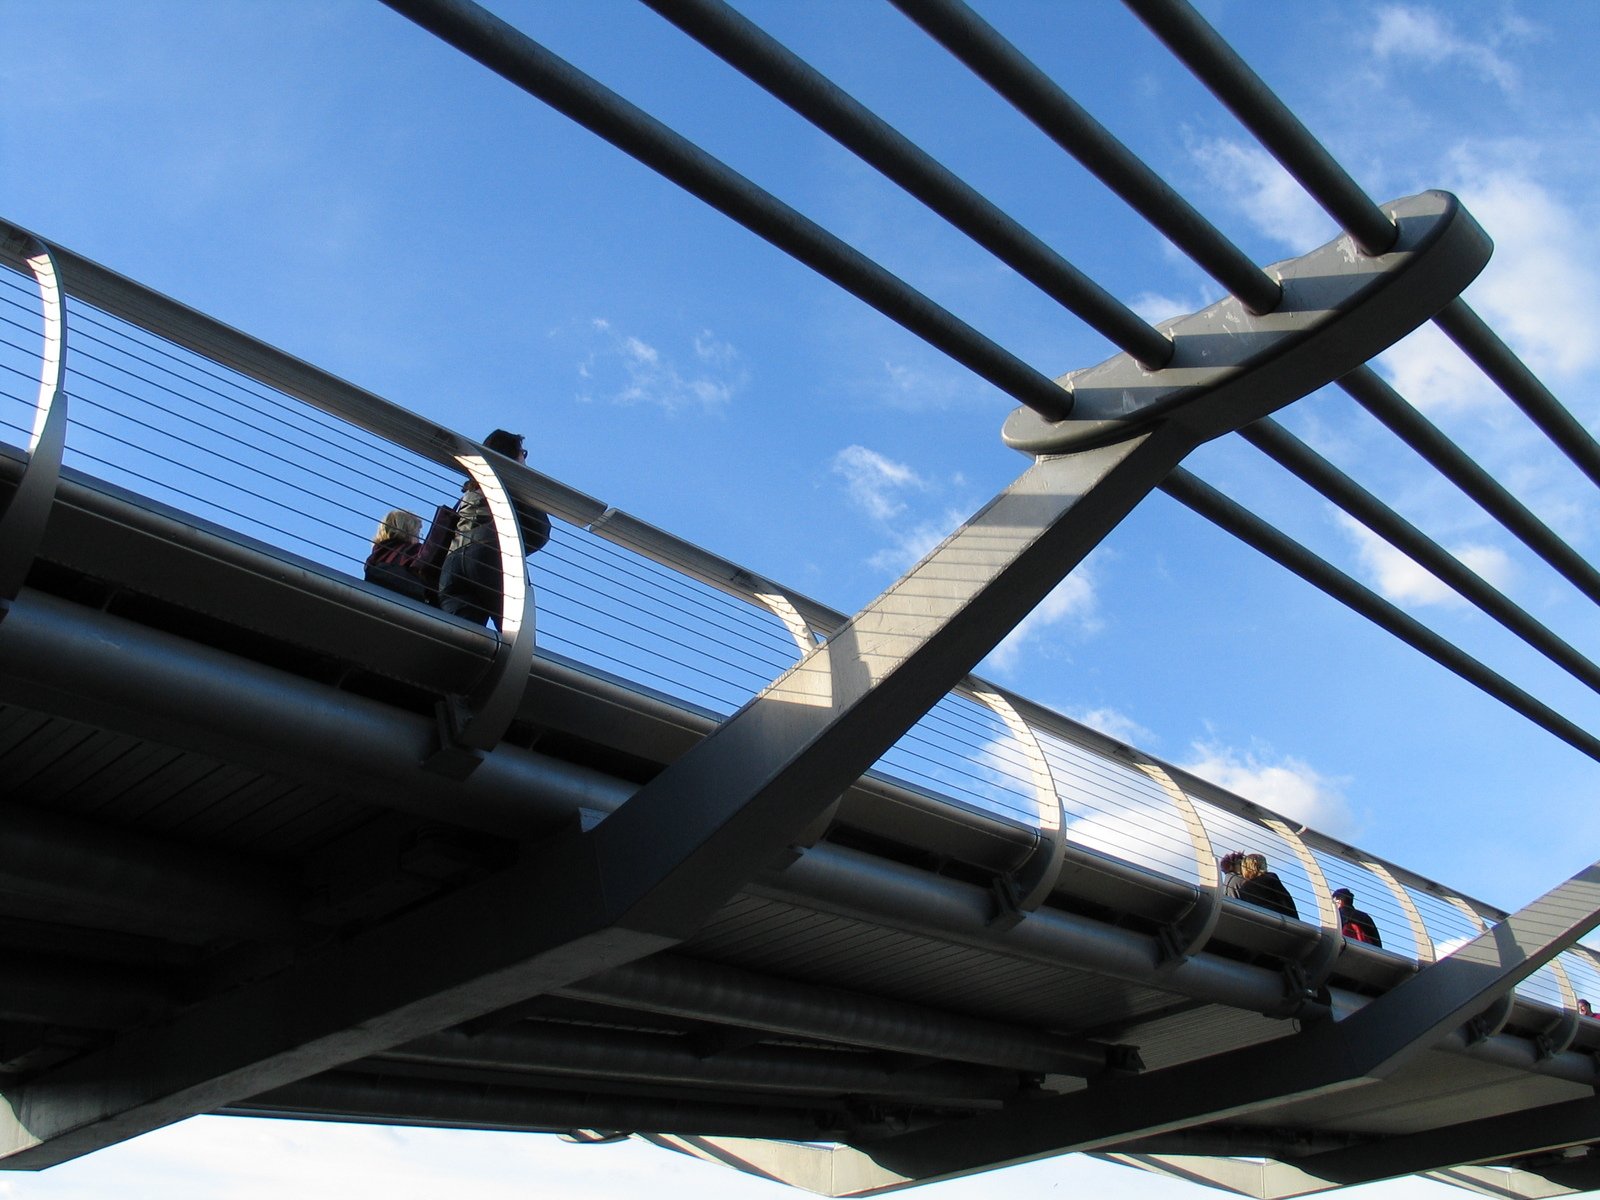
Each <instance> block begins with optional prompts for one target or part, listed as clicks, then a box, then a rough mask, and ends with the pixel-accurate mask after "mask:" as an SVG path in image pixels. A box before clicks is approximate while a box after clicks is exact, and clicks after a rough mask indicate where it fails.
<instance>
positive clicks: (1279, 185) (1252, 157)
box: [1190, 138, 1336, 254]
mask: <svg viewBox="0 0 1600 1200" xmlns="http://www.w3.org/2000/svg"><path fill="white" fill-rule="evenodd" d="M1190 153H1191V154H1192V155H1193V156H1194V160H1195V162H1196V163H1198V164H1199V166H1200V169H1201V170H1202V171H1203V172H1204V173H1205V175H1206V178H1207V179H1209V180H1210V181H1211V183H1212V185H1213V186H1215V187H1216V188H1217V189H1218V190H1219V191H1220V192H1222V194H1223V196H1224V197H1225V198H1226V199H1227V200H1228V201H1229V202H1230V203H1231V204H1233V206H1234V207H1236V208H1237V209H1238V210H1239V212H1240V213H1241V214H1242V215H1243V216H1244V217H1245V219H1246V220H1248V221H1250V222H1251V224H1253V225H1255V227H1256V228H1257V229H1258V230H1259V231H1260V232H1261V233H1263V234H1265V235H1266V236H1267V237H1270V238H1272V239H1274V240H1275V241H1278V242H1281V243H1282V244H1283V245H1284V246H1286V247H1288V248H1289V249H1290V250H1293V251H1294V252H1295V253H1297V254H1304V253H1305V252H1307V251H1309V250H1314V249H1316V248H1317V247H1318V246H1320V245H1322V244H1323V243H1324V242H1326V241H1328V240H1329V239H1330V238H1332V237H1333V236H1334V234H1335V232H1336V230H1335V229H1334V225H1333V221H1332V220H1331V218H1329V217H1328V215H1327V214H1326V213H1324V212H1323V211H1322V209H1321V208H1319V207H1318V206H1317V203H1316V201H1314V200H1312V199H1311V197H1309V196H1308V195H1306V193H1305V191H1304V190H1303V189H1302V188H1301V187H1300V185H1299V184H1298V183H1296V182H1295V181H1294V179H1293V178H1292V177H1291V176H1290V175H1289V173H1288V172H1287V171H1285V170H1284V169H1283V168H1282V167H1280V166H1279V165H1278V160H1277V159H1275V158H1273V157H1272V155H1270V154H1268V153H1267V152H1266V151H1265V150H1263V149H1261V147H1259V146H1255V145H1251V144H1248V143H1245V142H1233V141H1229V140H1227V139H1226V138H1211V139H1208V140H1206V141H1202V142H1198V143H1196V144H1195V145H1193V146H1192V147H1191V148H1190Z"/></svg>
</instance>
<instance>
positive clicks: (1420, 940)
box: [1361, 858, 1438, 963]
mask: <svg viewBox="0 0 1600 1200" xmlns="http://www.w3.org/2000/svg"><path fill="white" fill-rule="evenodd" d="M1361 865H1362V866H1363V867H1365V868H1366V869H1367V870H1369V871H1371V872H1372V873H1373V874H1374V875H1376V876H1377V877H1378V878H1379V880H1381V881H1382V883H1383V886H1384V887H1386V888H1388V889H1389V894H1390V895H1391V896H1393V897H1394V899H1395V903H1397V904H1398V905H1399V906H1400V911H1401V912H1403V913H1405V915H1406V923H1407V924H1408V925H1410V926H1411V940H1412V941H1413V942H1415V943H1416V945H1417V961H1418V962H1423V963H1431V962H1433V961H1435V960H1436V959H1437V958H1438V955H1437V954H1436V953H1435V952H1434V948H1433V934H1432V933H1430V932H1429V931H1428V923H1427V922H1426V921H1424V920H1423V919H1422V911H1421V910H1420V909H1419V908H1417V902H1416V901H1415V900H1413V899H1412V898H1411V893H1410V892H1408V891H1406V889H1405V888H1404V887H1403V886H1401V883H1400V881H1399V880H1398V879H1396V878H1395V877H1394V872H1392V871H1390V870H1389V868H1388V867H1386V866H1385V865H1384V864H1383V863H1380V862H1374V861H1373V860H1371V859H1369V858H1364V859H1362V860H1361Z"/></svg>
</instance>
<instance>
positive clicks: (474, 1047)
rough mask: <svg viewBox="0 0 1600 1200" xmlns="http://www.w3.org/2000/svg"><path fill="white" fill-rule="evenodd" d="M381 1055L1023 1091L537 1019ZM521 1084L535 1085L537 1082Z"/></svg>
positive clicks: (687, 1080) (893, 1093) (894, 1089)
mask: <svg viewBox="0 0 1600 1200" xmlns="http://www.w3.org/2000/svg"><path fill="white" fill-rule="evenodd" d="M378 1057H379V1058H380V1059H381V1060H382V1061H384V1062H387V1063H396V1064H404V1063H418V1064H422V1065H425V1066H434V1067H450V1068H471V1069H474V1070H489V1071H507V1072H511V1071H525V1072H528V1073H530V1074H536V1075H556V1076H563V1077H570V1078H573V1079H581V1080H584V1081H586V1086H590V1087H593V1086H597V1085H603V1083H604V1082H611V1083H617V1084H649V1085H651V1086H690V1087H701V1088H712V1087H733V1088H739V1089H741V1090H746V1091H751V1092H758V1093H759V1092H774V1093H779V1094H784V1095H794V1094H796V1093H808V1094H811V1095H817V1096H840V1095H844V1094H847V1093H848V1094H854V1095H864V1096H889V1097H897V1098H905V1099H910V1100H918V1101H921V1102H924V1103H928V1102H935V1103H937V1102H942V1101H959V1100H967V1101H988V1102H992V1101H998V1100H1004V1099H1007V1098H1009V1097H1013V1096H1015V1095H1016V1094H1017V1092H1018V1090H1019V1088H1020V1075H1019V1073H1017V1072H1015V1071H1003V1070H983V1069H981V1068H975V1067H951V1066H943V1065H941V1066H927V1067H916V1068H911V1069H904V1068H903V1067H899V1068H892V1067H889V1066H886V1065H884V1064H883V1063H882V1061H881V1060H880V1059H878V1058H877V1057H876V1056H874V1055H869V1054H856V1053H851V1052H847V1051H830V1050H820V1049H795V1048H792V1047H791V1048H783V1047H775V1046H752V1047H748V1048H746V1049H743V1050H736V1051H732V1052H729V1053H726V1054H713V1055H705V1054H701V1053H697V1052H696V1051H695V1049H694V1046H693V1043H692V1041H691V1039H689V1038H687V1037H682V1036H671V1037H669V1036H665V1035H661V1034H647V1033H636V1032H631V1031H623V1030H606V1031H601V1030H597V1029H585V1028H580V1027H577V1026H571V1025H543V1024H538V1023H523V1024H520V1025H517V1026H515V1027H513V1028H510V1029H506V1030H503V1031H500V1032H496V1033H480V1034H473V1035H469V1034H464V1033H457V1032H446V1033H439V1034H435V1035H433V1036H432V1037H426V1038H419V1039H418V1040H417V1041H414V1042H407V1043H406V1044H405V1045H403V1046H397V1047H395V1049H393V1050H391V1051H388V1052H386V1053H384V1054H382V1055H380V1056H378ZM369 1061H370V1060H369ZM587 1081H595V1083H594V1084H590V1083H588V1082H587ZM528 1082H529V1083H530V1084H532V1085H533V1086H540V1084H539V1081H538V1080H529V1081H528Z"/></svg>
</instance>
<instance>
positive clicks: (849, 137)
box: [643, 0, 1270, 369]
mask: <svg viewBox="0 0 1600 1200" xmlns="http://www.w3.org/2000/svg"><path fill="white" fill-rule="evenodd" d="M643 3H644V4H646V5H648V6H649V7H650V8H652V9H654V10H655V11H656V12H657V13H659V14H661V16H663V17H665V18H666V19H667V20H669V21H671V22H672V23H673V24H674V25H676V26H677V27H678V28H679V29H681V30H683V32H685V33H687V34H688V35H689V36H690V37H692V38H694V39H695V40H696V41H697V42H699V43H700V44H701V45H703V46H705V47H706V49H708V50H710V51H711V52H712V53H713V54H715V55H717V56H718V57H719V58H721V59H722V60H723V61H725V62H727V63H728V64H730V65H731V66H733V67H734V68H735V69H737V70H739V71H741V72H742V73H743V74H744V75H745V76H746V77H748V78H749V79H750V80H752V81H753V82H755V83H756V84H758V85H759V86H761V87H763V88H765V89H766V90H767V91H768V92H770V93H771V94H772V95H774V96H776V97H777V98H778V99H779V100H781V101H783V103H785V104H787V105H788V106H789V107H790V108H792V109H794V111H795V112H797V113H799V114H800V115H801V116H803V117H804V118H805V119H806V120H808V121H810V122H811V123H812V124H813V125H815V126H816V127H817V128H818V129H821V130H822V131H823V132H824V133H826V134H827V135H828V136H829V137H831V138H833V139H834V140H835V141H837V142H839V143H840V144H841V145H843V146H845V147H846V148H847V149H849V150H850V151H851V152H852V153H854V154H855V155H856V156H857V157H858V158H860V159H861V160H862V161H863V162H865V163H867V164H868V165H869V166H871V167H874V168H875V169H876V170H878V171H879V172H881V173H882V174H884V175H885V176H887V177H888V178H889V179H891V180H893V181H894V182H895V183H897V184H898V185H899V186H900V187H902V188H904V189H905V190H906V191H907V192H909V193H910V194H911V195H913V196H915V197H916V198H917V199H918V200H920V201H922V203H923V204H925V205H927V206H928V207H929V208H931V209H932V210H933V211H934V212H936V213H938V214H939V215H940V216H941V217H943V218H944V219H945V220H946V221H948V222H950V224H951V225H953V226H955V227H956V228H957V229H959V230H960V231H961V232H962V233H964V234H966V235H967V236H968V237H970V238H972V239H973V241H975V242H977V243H978V244H979V245H981V246H983V247H984V248H985V249H986V250H988V251H989V252H990V253H991V254H993V255H994V256H995V257H996V258H999V259H1000V260H1001V261H1002V262H1004V263H1006V264H1007V265H1009V266H1011V267H1012V268H1014V269H1015V270H1016V271H1017V273H1018V274H1020V275H1021V276H1022V277H1023V278H1024V279H1026V280H1028V281H1029V282H1030V283H1032V284H1033V285H1034V286H1035V287H1037V288H1039V289H1040V290H1041V291H1042V292H1044V293H1045V294H1046V295H1048V296H1049V297H1050V298H1051V299H1053V300H1055V301H1056V302H1057V303H1058V304H1060V305H1062V306H1063V307H1064V308H1066V309H1067V310H1068V311H1070V312H1073V313H1076V314H1077V315H1078V316H1079V317H1081V318H1083V320H1084V321H1086V322H1087V323H1088V324H1090V325H1091V326H1093V327H1094V328H1095V329H1097V330H1098V331H1099V332H1100V333H1102V334H1104V335H1105V337H1106V338H1108V339H1109V340H1110V341H1112V342H1113V343H1115V344H1116V345H1117V346H1118V347H1119V348H1121V349H1122V350H1125V351H1127V352H1128V353H1129V354H1131V355H1133V356H1134V357H1135V358H1137V359H1138V360H1139V361H1140V362H1142V363H1144V364H1145V365H1146V366H1148V367H1150V368H1152V369H1159V368H1161V367H1163V366H1165V365H1166V364H1167V362H1168V361H1169V360H1170V359H1171V358H1172V342H1171V341H1170V340H1168V339H1167V338H1166V337H1165V336H1163V335H1162V334H1161V333H1159V332H1158V331H1156V330H1154V329H1152V328H1151V327H1150V326H1149V325H1148V324H1147V323H1146V322H1145V321H1144V320H1143V319H1142V318H1140V317H1139V316H1138V315H1137V314H1136V313H1134V312H1133V311H1132V310H1130V309H1129V308H1128V307H1127V306H1126V305H1124V304H1123V303H1121V301H1119V300H1117V299H1116V298H1115V297H1113V296H1112V295H1111V294H1110V293H1109V292H1107V291H1106V290H1105V289H1104V288H1102V287H1101V286H1100V285H1099V284H1098V283H1096V282H1095V281H1094V280H1092V279H1090V278H1089V277H1088V276H1086V275H1084V274H1083V273H1082V272H1081V271H1079V270H1078V269H1077V268H1076V267H1074V266H1073V265H1072V264H1071V263H1069V262H1067V261H1066V260H1065V259H1064V258H1062V257H1061V256H1060V255H1059V254H1057V253H1056V252H1055V251H1054V250H1052V249H1051V248H1050V247H1049V246H1047V245H1045V244H1044V243H1043V242H1041V241H1040V240H1039V239H1038V238H1036V237H1035V236H1034V235H1033V234H1031V233H1029V232H1028V231H1027V230H1026V229H1024V228H1023V227H1022V226H1021V225H1020V224H1018V223H1017V222H1016V221H1015V220H1013V219H1012V218H1011V217H1010V216H1008V215H1007V214H1006V213H1004V212H1002V211H1001V210H1000V209H999V208H998V207H997V206H996V205H995V204H993V203H992V202H991V201H989V200H988V199H986V198H985V197H984V196H982V195H981V194H980V193H979V192H978V191H977V190H976V189H974V188H972V187H970V186H969V185H968V184H966V183H965V182H963V181H962V180H961V179H959V178H957V177H956V176H955V175H954V174H952V173H951V172H950V171H948V170H946V169H945V168H944V167H943V166H941V165H940V164H939V163H938V162H936V161H935V160H934V159H933V158H932V157H931V156H930V155H929V154H927V153H926V152H925V151H923V150H922V149H921V148H920V147H918V146H916V145H914V144H913V143H912V142H911V141H910V140H909V139H908V138H906V137H905V136H904V135H902V134H901V133H900V132H899V131H898V130H896V129H894V128H893V127H892V126H890V125H889V124H888V123H887V122H886V121H884V120H883V119H881V118H880V117H878V116H877V115H876V114H875V113H873V112H871V111H870V110H869V109H867V108H866V106H865V105H863V104H861V103H860V102H859V101H857V100H856V99H855V98H854V97H853V96H850V95H849V94H847V93H846V92H845V91H844V90H843V89H841V88H839V87H838V86H837V85H835V84H834V83H833V82H832V81H831V80H829V79H827V78H826V77H825V76H823V75H822V74H821V73H820V72H818V71H817V70H816V69H814V68H813V67H812V66H811V65H810V64H809V63H807V62H805V61H804V60H803V59H801V58H800V56H799V55H797V54H795V53H794V52H793V51H791V50H790V49H789V48H788V47H786V46H784V45H783V44H782V43H780V42H779V41H777V39H775V38H773V37H771V36H769V35H768V34H767V33H765V32H764V31H763V30H762V29H761V28H760V27H759V26H757V25H756V24H755V23H754V22H753V21H750V20H748V19H747V18H745V17H744V16H742V15H741V14H740V13H738V12H735V11H734V10H733V9H732V8H729V7H728V6H727V5H726V4H724V3H722V0H643ZM1258 274H1259V272H1258ZM1263 278H1265V277H1263ZM1268 282H1270V281H1268Z"/></svg>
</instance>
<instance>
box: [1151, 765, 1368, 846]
mask: <svg viewBox="0 0 1600 1200" xmlns="http://www.w3.org/2000/svg"><path fill="white" fill-rule="evenodd" d="M1190 750H1191V753H1192V757H1191V758H1190V760H1189V761H1188V762H1185V763H1179V764H1178V765H1179V766H1180V767H1181V768H1182V769H1183V770H1185V771H1188V772H1189V773H1190V774H1191V775H1198V776H1200V777H1201V778H1202V779H1209V780H1210V781H1211V782H1212V783H1214V784H1216V785H1217V786H1218V787H1223V788H1226V789H1227V790H1228V791H1230V792H1233V793H1234V794H1235V795H1238V796H1243V797H1244V798H1245V799H1246V800H1250V801H1253V802H1254V803H1256V804H1259V805H1261V806H1262V807H1263V808H1268V809H1271V810H1272V811H1273V812H1275V813H1278V814H1279V815H1281V816H1284V817H1288V818H1290V819H1292V820H1295V821H1299V822H1301V823H1302V824H1305V825H1309V826H1311V827H1312V828H1314V829H1317V830H1319V831H1320V832H1323V833H1332V834H1335V835H1337V834H1340V833H1347V832H1348V831H1349V828H1350V826H1351V824H1352V819H1351V815H1350V807H1349V804H1348V802H1347V801H1346V800H1345V797H1344V783H1345V781H1344V780H1340V779H1335V778H1331V777H1329V776H1327V775H1323V774H1322V773H1321V772H1320V771H1317V770H1316V769H1315V768H1314V767H1312V766H1311V765H1310V764H1309V763H1307V762H1305V761H1304V760H1302V759H1298V758H1295V757H1293V756H1290V755H1281V756H1280V755H1275V754H1273V753H1272V752H1271V751H1270V750H1266V749H1259V748H1256V749H1250V750H1238V749H1235V748H1233V747H1229V746H1224V745H1222V744H1220V743H1218V742H1195V743H1194V744H1193V745H1192V746H1191V747H1190Z"/></svg>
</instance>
